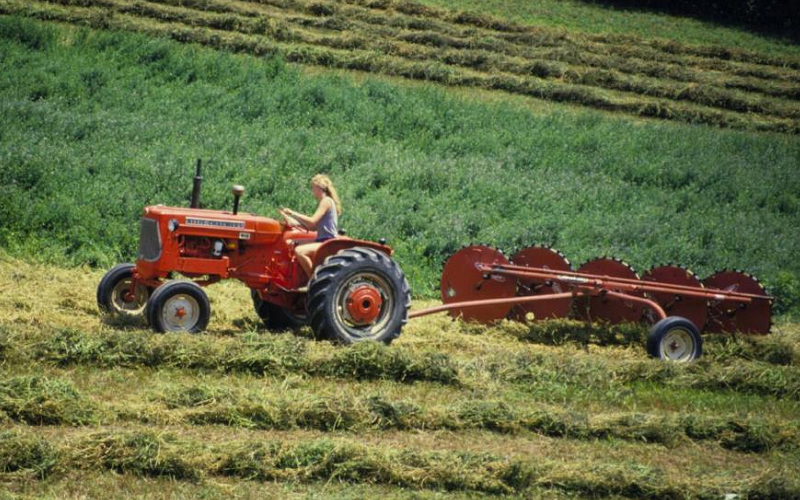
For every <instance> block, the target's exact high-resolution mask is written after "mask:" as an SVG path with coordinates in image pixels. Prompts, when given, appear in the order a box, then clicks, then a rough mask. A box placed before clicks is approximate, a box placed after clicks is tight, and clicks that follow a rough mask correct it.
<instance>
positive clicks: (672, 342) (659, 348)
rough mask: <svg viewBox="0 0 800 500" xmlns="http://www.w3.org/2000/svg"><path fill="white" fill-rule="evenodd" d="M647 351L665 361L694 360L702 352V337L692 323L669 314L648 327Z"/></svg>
mask: <svg viewBox="0 0 800 500" xmlns="http://www.w3.org/2000/svg"><path fill="white" fill-rule="evenodd" d="M647 353H648V354H650V356H652V357H654V358H658V359H663V360H666V361H677V362H687V361H694V360H696V359H697V358H699V357H700V356H701V355H702V354H703V339H702V337H700V332H699V331H698V330H697V327H696V326H694V323H692V322H691V321H689V320H688V319H686V318H682V317H680V316H669V317H667V318H664V319H662V320H661V321H659V322H658V323H656V324H655V325H653V327H652V328H651V329H650V333H649V334H648V335H647Z"/></svg>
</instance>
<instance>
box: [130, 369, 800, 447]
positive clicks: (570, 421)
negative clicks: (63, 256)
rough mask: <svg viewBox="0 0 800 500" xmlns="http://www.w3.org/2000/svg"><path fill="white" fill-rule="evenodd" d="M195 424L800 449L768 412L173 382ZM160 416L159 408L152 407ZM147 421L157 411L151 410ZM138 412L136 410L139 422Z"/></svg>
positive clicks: (181, 415)
mask: <svg viewBox="0 0 800 500" xmlns="http://www.w3.org/2000/svg"><path fill="white" fill-rule="evenodd" d="M156 401H161V402H163V403H164V404H165V405H166V407H167V408H169V409H171V410H179V411H178V412H177V413H178V416H177V417H176V416H174V415H172V414H170V415H169V416H167V417H165V418H166V419H167V420H169V421H172V420H174V419H176V418H177V419H181V420H183V421H185V422H187V423H189V424H217V425H227V426H233V427H244V428H250V429H266V430H292V429H309V430H320V431H325V432H330V431H363V430H369V429H381V430H387V429H395V430H414V429H416V430H449V431H465V430H488V431H493V432H498V433H511V434H515V433H520V432H525V431H528V432H534V433H537V434H541V435H545V436H551V437H560V438H570V439H583V440H593V439H622V440H627V441H634V442H642V443H659V444H663V445H667V446H674V445H677V444H679V443H680V442H681V440H686V439H689V440H693V441H712V442H717V443H719V445H720V446H722V447H724V448H727V449H731V450H736V451H741V452H755V453H764V452H768V451H772V450H776V449H780V450H785V451H792V450H797V449H800V428H797V427H796V426H795V427H792V426H784V425H778V424H776V423H772V422H769V421H766V420H764V419H762V418H753V417H746V418H738V419H736V418H728V419H726V418H720V417H704V416H698V415H677V416H675V415H657V414H644V413H612V414H606V415H602V416H595V415H591V414H586V413H578V412H575V411H564V410H556V409H553V408H547V407H545V406H542V405H538V406H539V408H538V409H535V410H532V409H519V408H516V407H511V406H510V405H508V404H506V403H504V402H503V401H496V400H467V401H463V402H460V403H456V404H450V405H444V406H435V407H424V406H420V405H418V404H415V403H414V402H413V401H409V400H391V399H388V398H386V397H382V396H381V395H369V396H366V397H354V396H331V397H326V396H318V395H313V394H307V393H297V394H292V395H291V396H290V397H283V398H263V397H259V396H258V395H257V394H234V393H232V392H231V391H229V390H226V389H225V388H224V387H222V386H209V385H193V386H192V385H190V386H180V387H173V388H171V389H170V390H169V391H167V392H165V393H162V394H160V395H158V396H157V398H156ZM153 414H154V413H153ZM143 415H145V416H144V418H143V422H145V423H147V422H149V421H150V420H151V419H152V417H151V416H150V413H148V412H144V413H143ZM137 418H141V417H137V416H135V415H134V416H133V419H134V420H136V419H137Z"/></svg>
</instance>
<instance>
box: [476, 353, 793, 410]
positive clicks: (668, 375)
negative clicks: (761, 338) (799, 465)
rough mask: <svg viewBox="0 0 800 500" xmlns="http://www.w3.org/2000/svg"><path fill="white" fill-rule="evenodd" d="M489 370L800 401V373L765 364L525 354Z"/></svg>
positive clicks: (521, 377)
mask: <svg viewBox="0 0 800 500" xmlns="http://www.w3.org/2000/svg"><path fill="white" fill-rule="evenodd" d="M487 368H488V369H489V370H490V371H491V372H492V373H493V374H494V376H495V377H498V378H500V379H502V380H509V381H516V382H519V383H523V384H532V385H536V384H540V383H548V382H553V381H558V382H559V383H566V384H575V385H583V386H584V387H599V388H602V387H613V386H617V385H619V386H627V385H629V384H632V383H638V382H649V383H657V384H660V385H664V386H668V387H683V388H686V387H690V388H695V389H705V390H712V391H737V392H741V393H749V394H758V395H764V396H774V397H776V398H787V399H791V400H800V369H798V368H797V367H796V366H779V365H774V364H769V363H762V362H746V361H741V360H738V359H737V360H733V362H732V363H731V364H720V363H714V362H712V361H711V360H708V359H701V360H699V361H697V362H694V363H692V364H688V365H678V364H674V363H673V364H667V363H659V362H653V361H652V360H630V359H629V360H623V361H619V362H609V361H608V360H605V359H600V358H597V357H591V356H579V357H563V358H562V357H553V356H547V357H545V356H540V355H531V354H527V353H525V354H519V355H517V356H515V357H513V358H512V359H508V357H507V356H503V357H498V359H496V360H493V361H491V362H490V363H489V364H488V365H487Z"/></svg>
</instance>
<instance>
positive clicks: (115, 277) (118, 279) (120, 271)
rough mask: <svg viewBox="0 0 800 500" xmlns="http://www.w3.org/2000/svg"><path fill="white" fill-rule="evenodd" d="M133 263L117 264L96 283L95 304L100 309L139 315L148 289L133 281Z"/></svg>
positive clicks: (133, 315)
mask: <svg viewBox="0 0 800 500" xmlns="http://www.w3.org/2000/svg"><path fill="white" fill-rule="evenodd" d="M134 268H135V266H134V265H133V264H118V265H116V266H114V267H112V268H111V269H109V271H108V272H107V273H106V274H105V275H104V276H103V279H101V280H100V284H99V285H97V305H98V307H100V309H101V310H102V311H105V312H108V313H111V314H114V315H118V316H126V317H136V316H140V315H141V314H142V312H144V308H145V304H147V300H148V298H149V297H150V289H149V288H147V287H146V286H144V285H136V289H135V290H131V284H132V283H133V270H134Z"/></svg>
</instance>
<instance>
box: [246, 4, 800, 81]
mask: <svg viewBox="0 0 800 500" xmlns="http://www.w3.org/2000/svg"><path fill="white" fill-rule="evenodd" d="M256 1H258V0H256ZM345 1H347V2H348V3H351V4H356V5H364V3H363V2H360V1H358V0H355V1H352V0H349V1H348V0H345ZM369 7H370V8H374V9H375V8H376V9H380V10H394V11H397V12H401V13H403V14H407V15H412V16H418V17H429V18H435V19H442V20H446V21H449V22H452V23H456V24H463V25H468V26H472V27H475V28H484V29H491V30H494V31H500V32H507V33H525V34H527V33H532V32H534V33H535V32H537V31H542V30H546V29H545V28H539V27H533V26H527V25H522V24H518V23H515V22H513V21H508V20H506V19H501V18H497V17H494V16H490V15H486V14H477V13H472V12H463V11H462V12H453V11H450V10H446V9H441V8H436V7H428V6H425V5H421V4H418V3H415V2H410V1H408V0H392V1H390V2H389V3H388V4H371V5H369ZM552 31H555V30H552ZM565 36H570V35H565ZM584 37H585V38H586V39H588V40H589V41H591V42H595V43H601V44H613V45H617V44H625V45H645V46H647V47H649V48H652V49H654V50H658V51H660V52H663V53H666V54H680V55H692V56H697V57H703V58H710V59H723V60H734V61H741V62H748V63H753V64H759V65H768V66H783V67H790V68H793V69H800V61H798V60H796V59H794V58H787V57H775V56H768V55H764V54H760V53H758V52H752V51H747V50H743V49H731V48H727V47H719V46H691V45H686V44H682V43H679V42H675V41H665V40H659V39H642V38H639V37H635V36H631V35H620V34H594V35H584Z"/></svg>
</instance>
